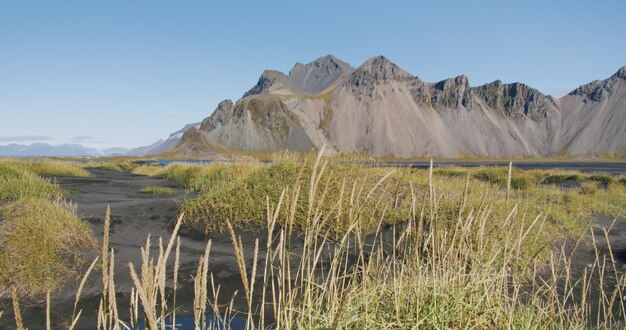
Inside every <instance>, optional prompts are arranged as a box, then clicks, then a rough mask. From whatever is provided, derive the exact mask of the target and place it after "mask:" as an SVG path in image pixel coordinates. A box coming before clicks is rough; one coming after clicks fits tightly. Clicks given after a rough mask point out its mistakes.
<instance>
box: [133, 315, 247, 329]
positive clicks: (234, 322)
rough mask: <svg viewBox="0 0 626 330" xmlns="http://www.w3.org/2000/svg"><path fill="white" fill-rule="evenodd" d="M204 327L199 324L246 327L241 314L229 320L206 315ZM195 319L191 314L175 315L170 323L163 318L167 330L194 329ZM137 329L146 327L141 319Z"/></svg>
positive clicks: (167, 319) (234, 327)
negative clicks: (174, 319) (174, 318)
mask: <svg viewBox="0 0 626 330" xmlns="http://www.w3.org/2000/svg"><path fill="white" fill-rule="evenodd" d="M205 322H206V323H205V325H206V326H205V327H202V326H201V329H232V330H239V329H245V328H246V319H245V318H243V317H241V316H233V317H231V319H230V320H226V322H224V320H221V319H217V318H215V317H213V315H208V316H207V317H206V320H205ZM195 326H196V325H195V320H194V318H193V316H178V315H177V316H176V324H175V326H173V325H172V318H171V317H167V318H166V319H165V328H166V329H168V330H173V329H176V330H194V329H195ZM136 329H137V330H144V329H146V327H145V324H144V323H143V321H139V322H138V325H137V328H136Z"/></svg>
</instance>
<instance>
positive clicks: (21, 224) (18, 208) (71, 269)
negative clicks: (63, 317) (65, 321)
mask: <svg viewBox="0 0 626 330" xmlns="http://www.w3.org/2000/svg"><path fill="white" fill-rule="evenodd" d="M0 246H2V248H0V296H3V297H7V296H8V295H9V294H10V292H11V288H16V290H17V291H18V293H19V294H20V295H21V296H31V297H34V296H40V295H42V294H45V293H46V292H47V291H52V292H54V291H56V290H58V289H60V288H61V287H62V285H63V284H64V283H65V281H66V279H67V278H69V277H71V276H72V275H75V272H76V269H77V268H78V267H79V266H80V264H81V263H82V258H81V255H80V253H79V249H83V248H95V241H94V240H93V238H92V236H91V232H90V230H89V228H88V227H87V225H86V224H85V223H83V222H82V221H81V220H79V219H78V217H77V216H76V214H75V213H74V211H73V210H72V207H71V206H68V205H66V204H63V203H62V202H60V201H56V202H51V201H47V200H44V199H38V198H25V199H21V200H19V201H17V202H14V203H11V204H9V205H8V206H5V207H3V208H2V209H0Z"/></svg>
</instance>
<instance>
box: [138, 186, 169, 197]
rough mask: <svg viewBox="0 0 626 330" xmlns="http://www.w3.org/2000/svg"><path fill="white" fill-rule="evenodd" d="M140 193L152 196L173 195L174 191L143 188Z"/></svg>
mask: <svg viewBox="0 0 626 330" xmlns="http://www.w3.org/2000/svg"><path fill="white" fill-rule="evenodd" d="M141 192H143V193H146V194H154V195H170V194H173V193H174V190H173V189H172V188H169V187H145V188H143V189H141Z"/></svg>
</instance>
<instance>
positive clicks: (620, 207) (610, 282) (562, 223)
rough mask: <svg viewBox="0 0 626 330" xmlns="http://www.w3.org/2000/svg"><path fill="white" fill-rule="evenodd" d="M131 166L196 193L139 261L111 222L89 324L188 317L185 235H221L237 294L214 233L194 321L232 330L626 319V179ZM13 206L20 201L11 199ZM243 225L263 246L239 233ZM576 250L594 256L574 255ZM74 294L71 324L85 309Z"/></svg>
mask: <svg viewBox="0 0 626 330" xmlns="http://www.w3.org/2000/svg"><path fill="white" fill-rule="evenodd" d="M7 168H8V167H7ZM0 169H2V168H1V167H0ZM12 169H13V167H11V170H7V169H2V171H3V172H0V173H3V174H2V176H3V177H4V176H7V177H8V176H9V175H14V174H4V173H5V172H6V173H13V172H10V171H12ZM129 170H130V168H129ZM132 171H133V173H136V174H141V175H152V176H163V177H167V178H169V179H171V180H172V181H173V182H175V183H176V184H177V185H179V186H181V187H184V188H186V189H188V190H190V191H191V192H193V194H192V195H191V196H192V197H190V198H189V199H187V200H186V201H184V202H182V203H181V204H180V206H179V208H180V212H181V216H180V217H179V218H178V219H177V221H176V222H175V223H174V224H172V228H173V229H172V235H171V239H170V240H169V241H167V242H163V241H162V240H159V239H154V238H152V239H151V238H148V241H147V242H146V244H145V246H144V247H143V248H142V249H141V257H142V262H141V264H140V265H139V264H133V265H120V264H116V262H115V250H114V249H111V247H110V246H109V244H108V238H107V237H108V231H109V229H108V226H110V217H109V216H107V217H106V221H105V225H104V226H105V230H104V233H105V234H104V237H103V239H102V241H103V242H102V247H101V249H100V250H101V255H100V256H99V257H98V258H97V259H96V260H94V261H93V263H91V265H92V267H89V265H90V263H89V262H86V263H85V262H83V263H82V264H81V265H77V267H76V268H75V269H77V270H82V271H83V272H85V271H86V270H88V271H87V272H86V273H85V275H84V276H85V277H84V278H85V281H84V282H85V283H88V282H89V281H88V280H87V279H91V280H93V279H94V277H95V276H99V277H101V280H98V281H100V282H101V283H102V287H103V290H102V294H101V298H100V308H99V312H98V315H97V318H94V320H95V321H96V322H97V323H98V326H99V327H102V328H120V329H123V328H130V329H133V328H136V327H137V326H139V325H140V324H145V325H146V326H148V327H149V328H155V329H156V328H161V327H163V326H165V325H166V324H168V325H169V324H171V323H172V322H173V321H172V320H173V319H175V318H176V317H178V318H182V317H190V316H191V315H176V311H177V308H176V306H177V297H176V294H177V290H180V288H181V286H182V285H183V283H184V281H183V280H181V279H180V278H179V277H178V276H179V266H180V261H179V253H180V245H179V244H180V235H181V233H182V231H183V230H184V231H185V232H194V233H196V234H198V235H201V234H203V235H207V237H209V236H210V235H225V236H227V237H228V238H229V239H230V240H231V242H232V249H233V251H234V255H235V258H236V262H237V267H238V269H239V273H240V277H241V288H242V290H241V291H240V292H238V293H236V294H235V295H234V296H232V297H223V296H222V295H223V291H222V289H221V287H220V284H219V281H218V279H216V277H215V276H214V272H215V271H217V270H214V269H212V268H211V262H210V260H211V246H212V241H211V240H210V239H208V238H207V239H206V245H205V250H204V253H202V254H201V255H198V256H197V259H198V263H197V269H196V272H195V276H194V277H193V290H194V293H195V294H194V298H193V301H194V315H193V318H194V323H195V327H196V328H201V329H202V328H217V327H226V328H228V327H230V326H231V325H233V323H232V322H231V321H232V320H233V319H234V318H237V319H238V320H241V319H243V320H244V322H243V325H245V327H246V328H265V327H270V328H411V327H414V326H420V327H423V328H433V329H439V328H465V327H473V328H479V329H492V328H587V327H597V328H614V327H621V326H623V324H624V321H625V319H624V317H625V315H626V313H625V312H624V311H625V307H626V306H624V298H625V297H624V291H623V290H624V286H623V285H624V283H625V280H626V277H625V275H624V273H623V270H622V268H621V266H622V265H623V264H624V261H623V260H621V259H620V258H619V257H618V253H616V251H614V250H613V248H612V246H611V239H610V236H611V230H612V228H614V227H615V226H616V224H615V222H614V221H612V220H613V219H615V220H616V221H617V220H619V219H622V218H623V214H624V211H626V187H625V186H624V184H623V182H624V178H623V177H613V176H607V175H602V174H586V173H580V172H563V171H521V170H516V169H515V168H511V169H507V168H500V167H494V168H472V169H467V168H458V167H445V168H431V169H428V170H416V169H408V168H380V167H375V166H365V165H355V164H354V163H351V162H349V161H346V160H345V159H341V160H337V159H332V158H325V157H319V156H310V155H280V156H277V157H276V158H275V159H274V161H273V162H271V163H269V164H267V163H257V162H248V163H234V164H233V163H213V164H209V165H189V164H172V165H169V166H165V167H162V166H149V165H144V166H133V168H132ZM28 173H31V174H28V175H25V177H28V178H27V179H25V180H33V182H37V183H36V184H35V183H33V185H37V184H41V185H42V187H43V186H45V187H46V188H45V189H44V188H41V189H40V188H37V189H35V188H33V189H30V188H29V189H25V188H24V189H13V190H11V191H13V193H11V194H6V195H7V196H23V197H26V195H28V194H30V192H33V193H32V194H33V195H35V193H34V192H37V194H39V195H37V196H39V197H38V198H39V199H38V200H49V199H50V198H51V197H53V196H58V193H59V192H55V193H52V191H56V190H54V189H57V190H58V187H56V188H54V187H55V186H54V184H52V183H51V182H49V181H46V180H45V179H41V177H39V176H37V173H35V172H28ZM33 178H37V179H36V180H35V179H33ZM38 180H40V181H38ZM41 180H43V181H41ZM572 182H575V184H572ZM46 183H47V184H50V186H51V187H52V188H50V187H49V186H47V185H46ZM16 192H18V193H16ZM20 192H21V193H20ZM20 194H21V195H20ZM3 196H4V195H3ZM16 200H17V201H19V200H23V199H20V198H16V197H14V198H13V199H10V200H9V199H6V201H7V202H5V203H14V202H13V201H16ZM25 200H27V199H25ZM8 201H10V202H8ZM7 205H15V204H7ZM12 207H13V206H12ZM6 209H7V208H6V207H5V208H3V212H6V211H5V210H6ZM3 214H4V213H3ZM107 214H108V213H107ZM9 218H11V217H8V216H4V218H3V224H4V223H5V222H7V220H8V219H9ZM598 219H610V220H608V221H606V220H605V221H604V223H600V222H599V221H597V220H598ZM601 225H603V226H601ZM241 231H246V232H253V233H255V234H254V236H255V237H256V239H252V240H242V238H241V236H240V233H241ZM155 245H156V246H157V250H156V251H158V252H157V253H156V255H155V254H154V252H152V254H151V248H150V247H151V246H155ZM580 249H587V251H588V252H589V253H591V256H592V260H591V262H589V263H588V264H587V263H585V264H584V265H581V264H580V262H579V261H578V260H576V258H578V257H577V254H576V253H577V252H576V251H577V250H580ZM25 251H26V250H25ZM152 251H155V250H154V249H152ZM28 253H38V252H36V251H35V252H28ZM94 265H95V266H94ZM33 267H36V264H34V265H33ZM117 267H128V271H129V274H130V275H131V277H132V280H133V283H134V284H133V288H132V292H131V293H130V294H129V296H130V306H126V305H119V304H118V303H117V301H118V298H119V296H120V295H122V294H126V293H120V292H118V291H117V290H116V285H115V283H116V280H115V276H114V272H113V269H115V268H117ZM94 269H96V270H94ZM82 284H83V281H81V287H82ZM6 285H7V286H6V288H7V289H8V290H10V289H11V288H12V287H15V286H14V285H11V284H10V283H7V284H6ZM78 291H79V292H77V295H76V301H77V302H76V313H75V315H74V316H73V319H72V320H71V322H69V323H75V322H74V321H75V320H76V319H77V318H81V317H83V318H84V317H86V316H85V315H82V316H81V313H80V312H81V310H82V308H83V306H82V305H81V301H80V296H81V294H80V289H79V290H78ZM9 292H10V291H9ZM32 294H33V295H41V294H42V291H37V292H32ZM52 294H53V295H54V292H52ZM224 298H226V299H227V301H228V300H230V303H226V304H225V303H223V299H224ZM20 299H24V296H23V295H21V294H19V293H18V294H17V295H16V296H15V297H14V301H15V303H16V304H15V305H16V306H19V304H18V302H19V301H20ZM178 300H179V301H180V297H179V298H178ZM238 302H239V303H238ZM122 310H125V311H126V310H130V317H128V318H122V317H120V315H121V314H122V313H121V312H120V311H122ZM15 315H19V313H16V314H15ZM207 316H210V317H209V318H207ZM16 319H17V317H16ZM16 324H19V321H17V323H16ZM240 325H241V324H240Z"/></svg>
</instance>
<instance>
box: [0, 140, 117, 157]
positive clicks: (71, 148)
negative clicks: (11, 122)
mask: <svg viewBox="0 0 626 330" xmlns="http://www.w3.org/2000/svg"><path fill="white" fill-rule="evenodd" d="M128 151H129V149H127V148H109V149H105V150H102V151H100V150H98V149H94V148H87V147H84V146H82V145H80V144H62V145H50V144H47V143H33V144H30V145H23V144H9V145H6V146H0V156H2V157H41V156H48V157H85V156H86V157H101V156H120V155H126V154H127V153H128Z"/></svg>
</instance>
